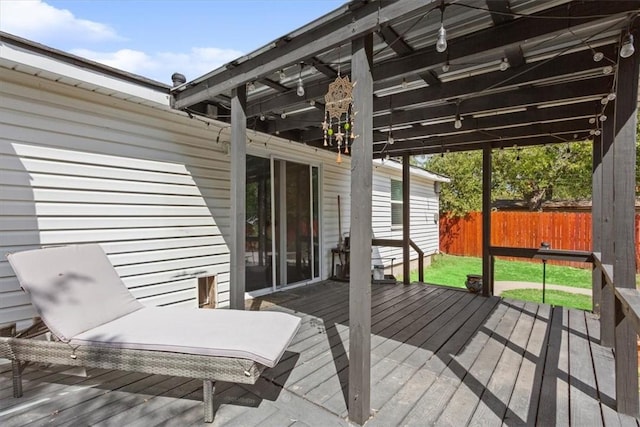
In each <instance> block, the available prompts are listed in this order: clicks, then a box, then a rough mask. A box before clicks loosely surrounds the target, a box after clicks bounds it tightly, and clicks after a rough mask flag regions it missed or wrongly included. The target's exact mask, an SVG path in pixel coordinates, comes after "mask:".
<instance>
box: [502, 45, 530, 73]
mask: <svg viewBox="0 0 640 427" xmlns="http://www.w3.org/2000/svg"><path fill="white" fill-rule="evenodd" d="M504 53H505V55H506V57H507V60H508V61H509V66H510V67H511V68H518V71H520V70H521V69H522V68H520V67H522V66H523V65H524V64H525V59H524V54H523V53H522V48H521V47H520V46H510V47H508V48H506V49H505V50H504Z"/></svg>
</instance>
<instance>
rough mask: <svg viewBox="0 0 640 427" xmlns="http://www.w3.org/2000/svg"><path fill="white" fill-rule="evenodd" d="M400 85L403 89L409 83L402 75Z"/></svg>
mask: <svg viewBox="0 0 640 427" xmlns="http://www.w3.org/2000/svg"><path fill="white" fill-rule="evenodd" d="M400 86H402V88H403V89H406V88H407V86H409V83H407V79H405V78H404V77H403V78H402V83H401V84H400Z"/></svg>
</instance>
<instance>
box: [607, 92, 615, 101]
mask: <svg viewBox="0 0 640 427" xmlns="http://www.w3.org/2000/svg"><path fill="white" fill-rule="evenodd" d="M607 99H608V100H609V101H614V100H615V99H616V94H615V92H611V93H610V94H609V95H607Z"/></svg>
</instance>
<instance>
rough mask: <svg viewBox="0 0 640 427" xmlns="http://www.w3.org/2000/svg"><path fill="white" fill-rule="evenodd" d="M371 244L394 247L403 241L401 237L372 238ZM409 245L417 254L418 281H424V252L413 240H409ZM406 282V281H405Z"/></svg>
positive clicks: (399, 246)
mask: <svg viewBox="0 0 640 427" xmlns="http://www.w3.org/2000/svg"><path fill="white" fill-rule="evenodd" d="M371 244H372V245H373V246H390V247H394V248H401V247H402V246H403V245H404V241H403V240H402V239H400V240H396V239H372V240H371ZM409 245H411V247H412V248H413V250H414V251H416V253H417V254H418V281H419V282H424V252H423V251H422V249H420V247H419V246H418V245H417V244H416V243H415V242H414V241H413V240H411V239H410V240H409ZM405 283H406V282H405Z"/></svg>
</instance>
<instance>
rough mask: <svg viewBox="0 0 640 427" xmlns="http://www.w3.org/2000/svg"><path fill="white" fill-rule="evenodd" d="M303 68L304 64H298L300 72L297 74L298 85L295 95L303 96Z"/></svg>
mask: <svg viewBox="0 0 640 427" xmlns="http://www.w3.org/2000/svg"><path fill="white" fill-rule="evenodd" d="M303 67H304V62H301V63H300V72H299V74H298V85H297V87H296V95H298V96H304V83H303V82H302V68H303Z"/></svg>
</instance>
